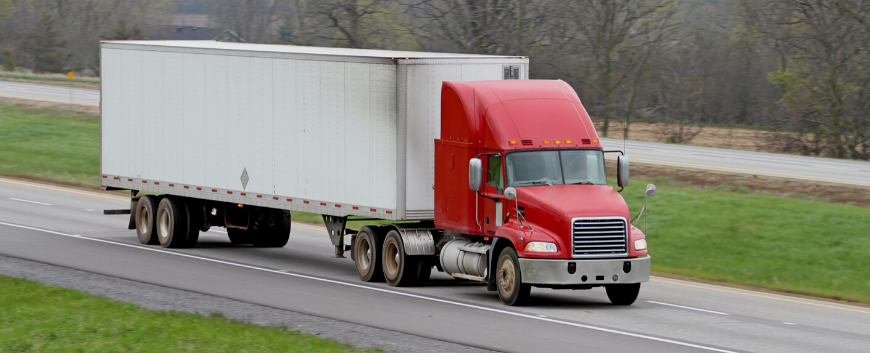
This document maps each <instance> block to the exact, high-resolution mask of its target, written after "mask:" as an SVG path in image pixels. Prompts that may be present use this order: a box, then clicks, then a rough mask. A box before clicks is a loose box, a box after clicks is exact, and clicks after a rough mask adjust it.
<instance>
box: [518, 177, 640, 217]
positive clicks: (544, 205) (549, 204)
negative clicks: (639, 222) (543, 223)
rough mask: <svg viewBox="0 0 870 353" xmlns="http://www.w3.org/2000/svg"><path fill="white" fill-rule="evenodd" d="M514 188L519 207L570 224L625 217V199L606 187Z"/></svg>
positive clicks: (552, 186)
mask: <svg viewBox="0 0 870 353" xmlns="http://www.w3.org/2000/svg"><path fill="white" fill-rule="evenodd" d="M516 189H517V199H518V201H519V204H520V206H524V207H525V208H526V210H529V209H535V208H537V209H541V210H546V211H547V212H549V213H551V214H553V215H554V216H556V217H558V218H561V219H562V220H565V221H568V222H570V221H571V219H572V218H574V217H625V219H626V220H628V219H629V216H628V206H627V205H626V204H625V200H624V199H623V198H622V196H621V195H619V193H618V192H616V190H614V189H613V188H612V187H610V186H609V185H549V186H528V187H519V188H516Z"/></svg>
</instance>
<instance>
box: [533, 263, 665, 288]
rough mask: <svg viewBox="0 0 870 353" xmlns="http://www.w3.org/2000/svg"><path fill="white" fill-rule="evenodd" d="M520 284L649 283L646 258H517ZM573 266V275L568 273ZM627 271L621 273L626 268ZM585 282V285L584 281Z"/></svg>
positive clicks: (598, 284)
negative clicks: (574, 268)
mask: <svg viewBox="0 0 870 353" xmlns="http://www.w3.org/2000/svg"><path fill="white" fill-rule="evenodd" d="M519 261H520V271H522V272H521V273H522V279H523V283H528V284H532V285H535V284H538V285H592V286H600V285H605V284H614V283H640V282H646V281H649V264H650V257H649V256H643V257H635V258H630V259H628V258H627V259H604V260H600V259H594V260H593V259H588V260H581V259H572V260H547V259H528V258H520V259H519ZM570 263H574V266H576V271H575V272H574V273H573V274H571V273H568V266H569V264H570ZM626 263H629V265H630V271H628V272H625V269H627V268H628V267H629V266H627V265H626ZM584 278H585V281H584Z"/></svg>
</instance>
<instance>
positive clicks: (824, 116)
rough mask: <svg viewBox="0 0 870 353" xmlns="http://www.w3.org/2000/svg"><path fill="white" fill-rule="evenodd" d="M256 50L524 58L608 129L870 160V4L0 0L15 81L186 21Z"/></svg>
mask: <svg viewBox="0 0 870 353" xmlns="http://www.w3.org/2000/svg"><path fill="white" fill-rule="evenodd" d="M191 11H192V12H198V13H201V14H202V15H204V16H206V17H207V19H208V23H209V26H210V27H213V28H217V29H220V30H223V29H229V30H232V31H233V32H235V33H236V34H237V35H238V36H240V37H242V38H244V39H245V40H246V41H248V42H255V43H275V44H289V45H317V46H334V47H348V48H370V49H394V50H420V51H438V52H459V53H476V54H509V55H525V56H528V57H530V59H531V62H532V65H531V76H532V78H547V79H553V78H558V79H563V80H565V81H567V82H568V83H570V84H571V85H572V86H573V87H574V88H575V90H576V91H577V92H578V94H579V95H580V98H581V100H582V101H583V103H584V105H585V106H586V108H587V110H589V112H590V114H591V115H592V116H593V118H594V119H596V120H597V121H599V122H600V124H601V129H600V131H599V132H600V133H601V135H604V136H609V137H617V138H619V137H630V134H631V124H632V123H633V122H639V121H643V122H662V123H666V124H662V125H661V126H662V128H661V133H662V135H663V136H664V138H665V139H666V140H668V141H670V142H674V143H689V142H691V140H692V139H693V138H694V137H695V136H696V135H697V134H698V132H699V131H700V129H702V127H703V126H709V125H726V126H746V127H754V128H764V129H768V130H772V131H776V132H782V133H776V134H770V135H767V136H768V137H767V138H766V140H765V141H760V142H761V143H764V144H767V145H768V146H770V147H771V148H772V149H776V150H779V151H783V152H790V153H800V154H805V155H826V156H833V157H838V158H855V159H865V160H866V159H870V60H868V59H870V56H868V51H867V48H870V1H868V0H766V1H765V0H0V64H2V65H3V67H4V69H6V70H14V69H21V68H25V69H30V70H33V71H43V72H62V71H64V70H74V71H79V72H89V73H91V74H95V75H99V41H100V40H102V39H151V38H148V34H147V33H149V29H151V28H153V27H155V26H160V25H166V24H168V23H170V22H171V18H172V16H174V15H177V14H178V13H179V12H191Z"/></svg>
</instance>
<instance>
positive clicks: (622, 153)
mask: <svg viewBox="0 0 870 353" xmlns="http://www.w3.org/2000/svg"><path fill="white" fill-rule="evenodd" d="M601 152H604V153H619V154H621V155H623V156H624V155H625V152H622V151H618V150H614V151H601Z"/></svg>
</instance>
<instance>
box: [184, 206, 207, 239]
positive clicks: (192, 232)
mask: <svg viewBox="0 0 870 353" xmlns="http://www.w3.org/2000/svg"><path fill="white" fill-rule="evenodd" d="M201 207H202V205H201V204H199V203H197V202H195V201H188V202H185V203H184V212H185V215H186V217H185V218H187V235H186V236H185V241H184V247H185V248H192V247H195V246H196V242H197V240H199V231H200V229H202V222H203V219H202V209H201Z"/></svg>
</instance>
